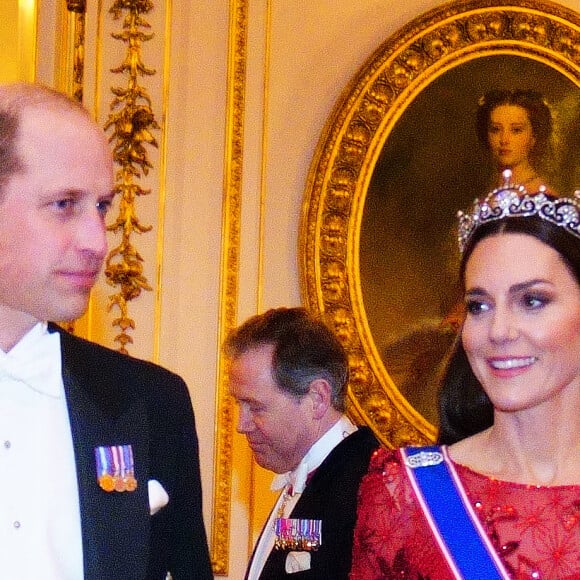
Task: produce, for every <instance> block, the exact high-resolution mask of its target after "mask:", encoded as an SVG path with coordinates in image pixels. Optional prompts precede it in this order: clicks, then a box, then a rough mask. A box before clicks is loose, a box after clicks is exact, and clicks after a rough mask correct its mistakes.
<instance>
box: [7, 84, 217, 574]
mask: <svg viewBox="0 0 580 580" xmlns="http://www.w3.org/2000/svg"><path fill="white" fill-rule="evenodd" d="M112 192H113V165H112V158H111V152H110V150H109V146H108V142H107V139H106V137H105V135H104V133H103V131H102V130H101V129H100V128H99V127H98V126H97V125H96V124H95V123H94V122H93V121H92V120H91V118H90V116H89V114H88V113H87V111H86V110H85V109H84V108H83V107H82V106H81V105H79V104H78V103H77V102H75V101H73V100H71V99H69V98H68V97H67V96H65V95H63V94H61V93H58V92H56V91H53V90H52V89H49V88H47V87H42V86H40V85H36V84H27V83H16V84H10V85H4V86H0V232H1V233H0V442H1V445H0V472H1V473H2V477H1V478H0V514H2V521H0V546H1V547H0V576H1V577H2V578H19V579H22V580H36V579H38V578H42V579H43V580H78V579H79V578H85V579H86V580H120V579H123V580H165V579H166V578H170V577H171V578H173V579H174V580H181V579H187V580H194V579H195V580H199V579H203V580H209V579H211V578H213V575H212V572H211V565H210V560H209V552H208V547H207V540H206V533H205V529H204V525H203V518H202V511H201V510H202V505H201V481H200V472H199V457H198V441H197V435H196V431H195V424H194V417H193V412H192V409H191V402H190V399H189V395H188V392H187V387H186V385H185V383H184V382H183V380H182V379H181V378H180V377H178V376H177V375H175V374H173V373H170V372H169V371H167V370H164V369H162V368H161V367H158V366H156V365H153V364H151V363H148V362H144V361H139V360H137V359H132V358H130V357H128V356H125V355H122V354H120V353H118V352H115V351H112V350H109V349H106V348H103V347H101V346H98V345H96V344H93V343H90V342H87V341H84V340H81V339H79V338H77V337H74V336H72V335H70V334H68V333H66V332H64V331H63V330H62V329H60V328H58V327H57V326H56V325H54V324H51V323H49V322H48V321H49V320H73V319H75V318H77V317H78V316H80V315H81V314H82V313H83V312H84V310H85V308H86V304H87V300H88V297H89V292H90V290H91V288H92V286H93V285H94V283H95V280H96V279H97V276H98V274H99V271H100V269H101V266H102V263H103V260H104V258H105V255H106V251H107V245H106V237H105V215H106V213H107V210H108V208H109V206H110V205H111V201H112V199H113V193H112Z"/></svg>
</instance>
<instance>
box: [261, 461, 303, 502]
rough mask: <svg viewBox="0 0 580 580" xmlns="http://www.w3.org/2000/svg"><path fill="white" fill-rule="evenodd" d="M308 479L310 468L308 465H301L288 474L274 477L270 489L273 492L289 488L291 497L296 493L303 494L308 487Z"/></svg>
mask: <svg viewBox="0 0 580 580" xmlns="http://www.w3.org/2000/svg"><path fill="white" fill-rule="evenodd" d="M307 479H308V466H307V465H306V463H300V465H298V467H297V468H296V469H295V470H294V471H287V472H286V473H279V474H278V475H276V477H274V480H273V481H272V485H271V486H270V488H271V489H272V490H273V491H277V490H279V489H284V488H285V487H286V486H288V488H289V493H290V495H294V494H295V493H302V492H303V491H304V488H305V487H306V480H307Z"/></svg>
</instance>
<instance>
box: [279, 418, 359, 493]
mask: <svg viewBox="0 0 580 580" xmlns="http://www.w3.org/2000/svg"><path fill="white" fill-rule="evenodd" d="M356 430H357V427H356V425H354V424H353V423H352V421H351V420H350V419H349V418H348V417H347V416H346V415H342V416H341V417H340V419H339V420H338V421H337V422H336V423H335V424H334V425H333V426H332V427H331V428H330V429H329V430H328V431H327V432H326V433H325V434H324V435H323V436H322V437H320V439H318V441H316V442H315V443H314V444H313V445H312V447H311V448H310V449H309V450H308V452H307V453H306V455H305V456H304V457H303V458H302V461H301V462H300V463H299V464H298V466H297V467H296V468H295V469H293V470H292V471H287V472H286V473H279V474H277V475H276V476H275V477H274V479H273V481H272V485H271V486H270V487H271V489H272V490H279V489H282V488H284V487H286V486H287V485H291V486H292V491H293V493H302V492H303V491H304V488H305V487H306V480H307V478H308V475H309V474H311V473H312V472H313V471H314V470H316V469H318V467H319V466H320V464H321V463H322V462H323V461H324V460H325V459H326V457H327V456H328V455H329V453H330V452H331V451H332V450H333V449H334V448H335V447H336V446H337V445H338V444H339V443H340V442H341V441H342V440H343V439H345V438H346V437H348V436H349V435H351V434H352V433H354V432H355V431H356Z"/></svg>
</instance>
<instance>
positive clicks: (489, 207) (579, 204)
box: [457, 169, 580, 254]
mask: <svg viewBox="0 0 580 580" xmlns="http://www.w3.org/2000/svg"><path fill="white" fill-rule="evenodd" d="M502 175H503V178H504V183H503V184H502V186H501V187H499V188H497V189H494V190H493V191H492V192H491V193H489V194H488V195H487V197H486V198H485V199H484V200H483V201H482V200H479V199H476V200H475V201H474V202H473V204H472V206H471V208H470V209H469V210H468V211H467V212H466V213H465V212H462V211H459V212H457V218H458V220H459V225H458V231H457V241H458V243H459V251H460V252H461V253H462V254H463V252H464V250H465V247H466V246H467V242H469V239H470V238H471V236H472V235H473V232H475V230H477V228H478V227H479V226H481V225H482V224H484V223H487V222H492V221H496V220H500V219H503V218H505V217H529V216H538V217H539V218H541V219H543V220H546V221H548V222H551V223H553V224H555V225H557V226H560V227H562V228H564V229H565V230H566V231H567V232H569V233H571V234H572V235H573V236H576V237H577V238H579V239H580V199H579V198H580V190H578V191H576V192H575V194H574V198H569V197H558V198H550V197H548V195H547V189H546V188H545V187H544V186H542V187H540V190H539V191H538V192H537V193H533V194H530V193H528V192H527V191H526V188H525V187H524V186H523V185H514V184H512V182H511V177H512V172H511V171H510V170H509V169H506V170H505V171H504V172H503V174H502Z"/></svg>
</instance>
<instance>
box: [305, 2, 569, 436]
mask: <svg viewBox="0 0 580 580" xmlns="http://www.w3.org/2000/svg"><path fill="white" fill-rule="evenodd" d="M497 85H500V86H502V87H504V88H505V87H506V86H509V85H518V86H522V87H534V86H536V85H538V86H539V88H540V89H541V90H543V91H546V93H547V97H548V100H550V99H551V100H554V101H558V105H559V109H558V110H557V111H556V126H557V128H558V134H557V137H558V139H559V145H560V152H561V155H560V158H559V164H560V168H562V167H566V171H561V175H565V177H566V179H567V180H568V181H567V182H565V183H562V184H560V186H561V187H562V188H566V187H571V186H576V187H577V186H578V183H577V182H576V181H574V180H577V179H578V176H579V175H580V168H579V167H578V162H577V160H576V157H577V155H575V154H574V153H573V152H574V151H576V152H577V150H578V148H577V146H578V143H579V136H578V124H579V123H578V119H580V113H579V110H580V104H579V102H580V90H579V89H580V17H579V14H578V13H577V12H575V11H573V10H570V9H567V8H565V7H563V6H561V5H558V4H555V3H552V2H545V1H539V0H511V1H508V0H505V1H504V0H460V1H456V2H449V3H447V4H444V5H441V6H439V7H437V8H435V9H433V10H431V11H429V12H427V13H425V14H423V15H422V16H419V17H418V18H416V19H414V20H413V21H411V22H410V23H408V24H407V25H406V26H404V27H403V28H402V29H401V30H399V31H398V32H397V33H396V34H394V35H393V36H392V37H390V38H389V39H387V40H386V41H385V42H384V43H383V44H382V45H381V46H380V47H379V48H378V49H377V50H376V51H375V52H374V54H372V55H371V57H370V58H369V59H368V60H367V62H366V63H365V64H364V65H363V66H362V68H361V69H360V70H359V72H358V73H357V74H356V76H355V77H354V78H353V80H352V81H351V83H350V84H349V85H348V86H347V87H346V89H345V90H344V92H343V95H342V97H341V99H340V101H339V102H338V104H337V105H336V107H335V109H334V111H333V113H332V115H331V117H330V119H329V121H328V123H327V125H326V127H325V130H324V132H323V134H322V137H321V139H320V142H319V145H318V147H317V150H316V153H315V156H314V159H313V161H312V165H311V169H310V173H309V177H308V182H307V186H306V192H305V196H304V204H303V211H302V220H301V226H300V239H299V256H300V274H301V287H302V294H303V299H304V302H305V304H306V306H307V307H308V308H309V309H311V310H313V311H316V312H318V313H320V314H322V315H323V316H324V318H325V319H326V320H327V322H328V323H329V324H330V325H331V326H332V327H333V328H334V329H335V331H336V332H337V334H338V336H339V337H340V339H341V341H342V343H343V344H344V346H345V347H346V349H347V351H348V354H349V360H350V370H351V380H350V387H349V398H348V404H349V407H348V408H349V413H350V414H351V416H352V417H354V418H355V420H357V421H358V422H360V423H366V424H368V425H369V426H370V427H371V428H372V429H373V430H374V432H375V433H376V434H377V435H378V436H379V438H380V439H381V441H382V442H383V443H384V444H386V445H387V446H390V447H399V446H404V445H409V444H425V443H428V442H431V441H433V440H434V439H435V437H436V431H437V428H436V424H435V421H434V420H433V418H432V417H433V408H434V406H435V396H434V393H433V392H432V391H430V390H428V389H427V391H426V392H425V393H419V395H420V396H419V397H418V400H419V399H420V397H423V399H424V400H425V403H426V404H425V407H424V408H423V407H421V405H420V404H419V403H418V402H417V401H415V400H414V399H413V396H414V395H415V394H417V393H416V392H415V391H417V390H420V388H421V385H422V384H423V383H422V382H421V380H422V379H421V378H420V376H419V378H417V377H413V381H411V380H408V379H409V377H408V375H405V372H406V373H409V372H410V369H412V371H413V373H415V370H416V367H417V366H421V365H424V366H428V364H427V363H428V362H429V361H430V362H429V364H431V366H430V367H429V372H430V373H431V374H430V375H429V380H430V381H433V380H434V378H433V377H436V376H437V373H436V371H437V370H438V369H437V368H435V362H434V361H437V363H440V362H441V361H443V360H444V356H445V352H447V350H446V349H448V348H449V345H450V344H451V343H452V341H453V339H454V337H455V334H454V333H455V329H456V326H455V325H453V324H449V326H445V324H442V322H445V321H446V320H448V318H452V317H441V316H440V317H439V320H438V321H435V322H437V323H438V326H437V328H436V330H437V334H436V335H435V334H431V331H432V330H433V328H432V327H428V331H429V332H423V330H424V328H425V327H426V326H425V325H427V324H431V322H430V321H431V318H432V316H431V314H432V313H431V312H426V313H424V314H422V313H421V312H418V313H417V314H416V320H414V321H413V322H412V323H409V324H407V323H406V322H403V323H402V322H401V320H403V321H404V320H406V318H407V316H408V314H409V312H410V313H411V318H412V317H413V316H415V312H413V309H415V310H417V311H420V310H421V306H422V305H423V303H424V302H425V303H426V304H425V306H427V305H428V304H427V303H429V302H430V301H432V302H433V303H436V302H437V301H438V300H439V301H440V300H441V299H442V298H444V299H447V304H446V305H445V306H446V308H451V311H452V310H453V308H452V307H453V304H454V302H453V299H454V298H455V297H456V296H455V295H454V293H453V289H452V287H450V286H449V285H448V286H445V284H448V282H449V281H447V280H443V281H442V279H441V276H438V275H437V273H438V272H440V271H445V267H446V266H447V265H448V264H447V263H448V262H449V263H450V264H451V265H452V264H454V263H455V262H456V259H455V258H456V257H455V256H453V255H452V253H451V254H450V255H449V256H447V257H445V260H444V261H441V260H440V259H439V256H440V253H441V252H440V251H439V250H440V249H441V248H442V247H447V246H446V244H447V242H448V241H449V239H450V237H451V224H452V222H453V221H454V212H455V211H457V209H459V208H460V207H464V206H466V205H467V204H468V203H469V202H471V201H472V199H473V198H474V197H475V196H476V195H479V193H480V191H479V188H480V187H483V180H482V182H481V183H480V184H477V185H476V184H475V182H476V180H477V178H478V176H479V174H483V171H484V166H483V162H481V163H480V162H479V161H476V162H474V159H476V158H475V157H473V155H475V154H476V153H477V152H476V151H474V149H476V147H472V146H471V144H470V143H471V141H470V139H471V140H473V139H474V137H473V135H471V125H472V124H473V118H472V117H471V116H470V114H469V111H470V110H471V109H469V107H470V106H471V107H476V106H477V101H478V96H479V95H481V94H482V92H484V91H485V90H486V89H488V88H489V89H491V88H495V87H496V86H497ZM468 103H470V104H468ZM442 111H443V113H442ZM570 115H572V118H570ZM411 128H412V130H411ZM473 133H475V132H474V131H473ZM457 135H460V136H461V139H464V141H462V140H461V139H459V145H458V139H457ZM474 143H476V141H474ZM394 144H396V146H395V145H394ZM459 146H461V149H459ZM574 147H575V149H574ZM566 152H568V153H566ZM571 152H572V153H571ZM470 155H471V157H470ZM566 155H567V156H566ZM417 157H421V158H422V159H423V161H422V163H417V162H416V161H413V160H416V159H417ZM465 168H468V169H469V171H468V172H467V175H464V176H463V175H462V176H461V178H460V174H462V170H463V169H465ZM461 179H463V182H462V181H461ZM564 181H565V180H564ZM458 182H459V185H458ZM381 196H382V197H381ZM385 199H386V200H388V203H387V204H386V206H385V207H383V206H381V203H383V201H384V200H385ZM374 206H377V207H379V208H380V211H375V210H374V209H373V208H374ZM425 208H426V209H425ZM373 212H374V213H373ZM381 212H382V213H381ZM371 222H372V223H374V226H373V227H372V228H371V226H369V223H371ZM383 234H384V235H383ZM430 236H435V237H436V239H437V240H438V241H437V243H432V241H431V240H432V238H431V237H430ZM437 236H438V237H437ZM433 248H434V250H433ZM451 252H452V251H451ZM413 259H414V260H415V261H413ZM363 274H364V275H363ZM445 275H446V274H444V276H445ZM383 276H384V277H386V278H387V281H388V282H389V284H387V285H386V286H381V284H383V282H384V281H383V280H382V277H383ZM417 280H420V282H417ZM417 284H419V285H421V284H422V285H423V286H422V287H421V288H419V286H417ZM433 296H435V297H436V300H432V298H433ZM375 311H376V312H379V313H381V314H380V315H376V312H375ZM370 312H372V313H373V316H372V317H371V316H369V313H370ZM389 317H390V319H389ZM384 319H387V323H385V320H384ZM381 324H382V326H381ZM397 325H399V326H400V329H399V330H401V329H403V333H402V335H401V336H399V337H398V338H397V336H396V332H392V333H391V329H392V327H397ZM405 325H406V326H405ZM417 327H419V328H420V329H421V341H422V342H421V344H420V345H419V342H417V340H416V334H415V330H417ZM441 329H443V330H444V334H445V336H444V337H443V338H444V339H443V340H441V341H440V338H441V332H440V331H441ZM391 334H392V336H391ZM384 336H389V338H388V340H390V341H391V342H388V341H387V343H386V346H385V345H382V344H381V345H379V340H382V339H383V337H384ZM393 337H394V338H393ZM411 338H412V340H411ZM435 344H436V345H437V348H438V349H439V350H437V351H436V352H437V357H438V358H435V357H434V356H433V354H432V353H431V354H430V355H429V356H427V355H423V353H419V351H418V350H417V349H419V348H425V349H431V350H433V348H432V347H433V346H434V345H435ZM418 345H419V346H418ZM385 349H386V350H385ZM387 351H388V353H389V354H388V355H387V354H385V353H386V352H387ZM393 353H396V356H395V355H394V354H393ZM389 357H391V358H389ZM385 361H389V362H385ZM392 361H403V362H404V364H403V363H401V364H400V365H399V366H400V367H401V368H393V362H392ZM405 365H407V366H406V367H405ZM394 366H396V365H394ZM401 377H403V378H402V379H401ZM415 379H416V380H415ZM407 383H409V384H410V385H411V386H412V393H411V394H410V392H408V391H407V392H405V391H404V389H403V388H402V385H403V384H405V385H406V384H407ZM425 384H427V382H426V383H425ZM429 384H430V383H429ZM418 385H419V388H418ZM425 409H426V410H425ZM429 413H431V414H429Z"/></svg>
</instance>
